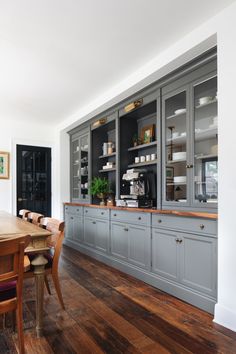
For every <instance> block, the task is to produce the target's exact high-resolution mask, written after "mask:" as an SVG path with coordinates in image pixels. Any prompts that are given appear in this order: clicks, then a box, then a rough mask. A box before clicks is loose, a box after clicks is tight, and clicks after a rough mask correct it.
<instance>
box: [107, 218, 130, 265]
mask: <svg viewBox="0 0 236 354" xmlns="http://www.w3.org/2000/svg"><path fill="white" fill-rule="evenodd" d="M111 254H112V255H113V256H114V257H118V258H120V259H123V260H127V258H128V227H127V226H126V224H123V223H120V222H114V221H112V222H111Z"/></svg>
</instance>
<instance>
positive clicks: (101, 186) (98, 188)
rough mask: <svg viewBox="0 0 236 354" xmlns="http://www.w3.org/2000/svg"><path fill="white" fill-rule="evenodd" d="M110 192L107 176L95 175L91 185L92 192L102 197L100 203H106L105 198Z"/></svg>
mask: <svg viewBox="0 0 236 354" xmlns="http://www.w3.org/2000/svg"><path fill="white" fill-rule="evenodd" d="M109 192H110V186H109V181H108V179H107V178H101V177H94V178H93V179H92V181H91V185H90V193H91V194H92V195H96V196H97V197H98V198H99V199H101V202H100V205H106V203H105V198H106V196H107V194H108V193H109Z"/></svg>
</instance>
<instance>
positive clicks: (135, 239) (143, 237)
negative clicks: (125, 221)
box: [127, 225, 151, 269]
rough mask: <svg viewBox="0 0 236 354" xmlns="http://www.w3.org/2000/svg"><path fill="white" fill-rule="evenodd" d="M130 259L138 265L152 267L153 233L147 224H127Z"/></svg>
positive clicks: (146, 267)
mask: <svg viewBox="0 0 236 354" xmlns="http://www.w3.org/2000/svg"><path fill="white" fill-rule="evenodd" d="M127 228H128V261H129V262H131V263H133V264H135V265H137V266H138V267H141V268H145V269H150V261H151V257H150V255H151V233H150V228H149V227H145V226H134V225H127Z"/></svg>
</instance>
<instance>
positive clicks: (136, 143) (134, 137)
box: [132, 133, 139, 146]
mask: <svg viewBox="0 0 236 354" xmlns="http://www.w3.org/2000/svg"><path fill="white" fill-rule="evenodd" d="M132 142H133V146H137V145H138V142H139V138H138V134H137V133H135V134H134V135H133V138H132Z"/></svg>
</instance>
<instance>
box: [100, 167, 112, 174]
mask: <svg viewBox="0 0 236 354" xmlns="http://www.w3.org/2000/svg"><path fill="white" fill-rule="evenodd" d="M110 171H116V167H113V168H106V169H105V170H99V172H100V173H104V172H110Z"/></svg>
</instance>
